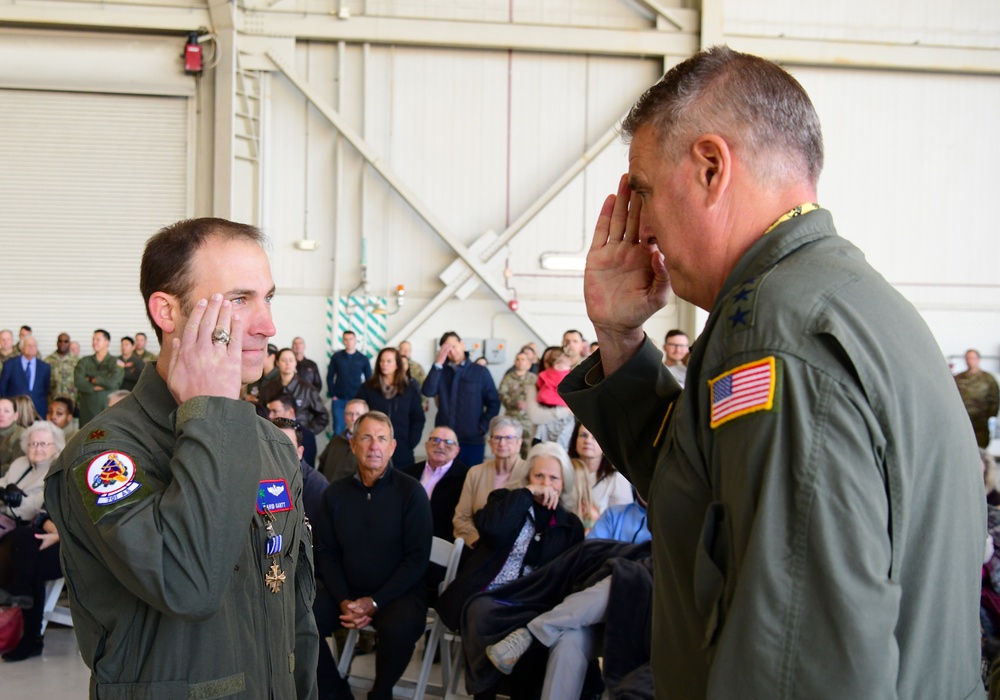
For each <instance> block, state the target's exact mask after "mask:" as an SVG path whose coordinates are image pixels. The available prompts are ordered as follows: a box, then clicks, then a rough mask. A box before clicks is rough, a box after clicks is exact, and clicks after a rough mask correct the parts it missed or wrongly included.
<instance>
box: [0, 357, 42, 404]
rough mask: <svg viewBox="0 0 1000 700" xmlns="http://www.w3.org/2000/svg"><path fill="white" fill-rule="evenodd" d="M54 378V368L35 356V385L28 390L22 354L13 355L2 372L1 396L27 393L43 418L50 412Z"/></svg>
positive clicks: (0, 379) (0, 378)
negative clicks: (51, 383)
mask: <svg viewBox="0 0 1000 700" xmlns="http://www.w3.org/2000/svg"><path fill="white" fill-rule="evenodd" d="M51 380H52V368H51V367H49V364H48V363H47V362H43V361H42V360H40V359H39V358H37V357H36V358H35V387H34V389H32V390H31V391H28V375H26V374H25V373H24V368H23V367H21V356H20V355H18V356H17V357H12V358H10V359H9V360H7V361H6V362H4V363H3V372H0V398H4V399H9V398H11V397H12V396H20V395H21V394H27V395H28V396H30V397H31V401H32V402H33V403H34V404H35V410H36V411H38V415H39V416H41V418H42V420H45V416H46V415H47V414H48V412H49V383H50V382H51Z"/></svg>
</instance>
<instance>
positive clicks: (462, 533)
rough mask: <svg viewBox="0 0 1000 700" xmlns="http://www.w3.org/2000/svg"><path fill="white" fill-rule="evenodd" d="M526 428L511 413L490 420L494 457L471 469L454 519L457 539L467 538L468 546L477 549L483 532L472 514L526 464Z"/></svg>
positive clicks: (491, 447) (466, 543)
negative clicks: (523, 455) (523, 446)
mask: <svg viewBox="0 0 1000 700" xmlns="http://www.w3.org/2000/svg"><path fill="white" fill-rule="evenodd" d="M523 431H524V428H522V427H521V424H520V423H519V422H517V421H516V420H514V419H513V418H511V417H510V416H497V417H496V418H494V419H493V420H491V421H490V450H491V451H492V452H493V459H488V460H486V461H485V462H483V463H482V464H479V465H477V466H475V467H472V469H470V470H469V473H468V474H467V475H466V477H465V485H464V486H463V487H462V495H461V497H460V498H459V499H458V506H456V508H455V517H454V518H453V519H452V524H453V525H454V526H455V538H456V539H457V538H459V537H461V538H463V539H464V540H465V545H466V546H467V547H470V548H474V547H475V546H476V543H477V542H478V541H479V531H478V530H476V526H475V525H474V524H473V522H472V516H473V515H474V514H475V513H476V512H477V511H479V510H480V509H481V508H482V507H483V506H485V505H486V501H487V499H488V498H489V496H490V494H491V493H492V492H493V491H495V490H496V489H502V488H506V486H507V481H508V480H509V479H510V476H511V474H512V473H513V472H514V471H515V470H518V469H520V468H521V467H522V466H523V465H524V460H523V459H521V434H522V432H523Z"/></svg>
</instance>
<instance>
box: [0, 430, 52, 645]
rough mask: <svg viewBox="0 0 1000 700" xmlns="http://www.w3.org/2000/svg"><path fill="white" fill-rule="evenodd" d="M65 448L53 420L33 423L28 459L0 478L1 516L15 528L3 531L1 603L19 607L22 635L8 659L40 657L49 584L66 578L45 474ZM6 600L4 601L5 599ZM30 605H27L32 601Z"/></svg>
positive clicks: (25, 439) (26, 444)
mask: <svg viewBox="0 0 1000 700" xmlns="http://www.w3.org/2000/svg"><path fill="white" fill-rule="evenodd" d="M65 446H66V438H65V437H64V436H63V431H62V430H61V429H60V428H59V427H58V426H56V425H55V424H54V423H50V422H49V421H38V422H36V423H32V424H31V425H30V426H28V427H27V428H25V430H24V432H23V433H21V449H22V450H23V451H24V453H25V456H24V457H18V458H17V459H16V460H14V462H13V464H11V465H10V469H9V470H8V471H7V474H6V476H4V477H3V478H2V479H0V514H2V515H4V516H6V517H7V518H10V519H11V521H7V520H4V522H5V523H8V522H12V523H14V524H16V527H14V528H13V529H12V530H4V533H5V534H4V535H3V545H4V546H3V547H2V548H0V551H2V552H6V557H7V558H8V562H0V571H3V572H9V576H8V577H7V578H6V579H5V580H0V604H9V603H21V604H22V606H23V607H22V614H23V616H24V634H23V636H22V637H21V642H20V643H19V644H18V645H17V646H16V647H14V649H12V650H11V651H8V652H7V653H6V654H4V655H3V659H4V661H21V660H23V659H27V658H30V657H32V656H38V655H39V654H41V653H42V646H43V642H42V635H41V631H42V612H43V609H44V604H45V582H46V581H49V580H51V579H56V578H59V577H60V576H62V573H61V572H60V570H59V547H57V546H56V547H54V546H53V545H55V544H57V543H58V542H59V533H58V532H56V528H55V525H54V524H53V523H52V521H51V520H49V519H48V516H47V515H45V513H44V512H43V510H42V509H43V499H44V497H45V494H44V488H45V475H46V474H47V473H48V471H49V465H51V464H52V460H54V459H55V458H56V456H57V455H58V454H59V453H60V452H62V449H63V447H65ZM5 599H6V600H5ZM29 600H30V601H31V605H30V606H28V605H27V603H28V601H29Z"/></svg>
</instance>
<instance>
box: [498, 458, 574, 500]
mask: <svg viewBox="0 0 1000 700" xmlns="http://www.w3.org/2000/svg"><path fill="white" fill-rule="evenodd" d="M539 457H552V458H553V459H555V460H557V461H558V462H559V466H560V467H561V468H562V481H563V487H562V493H561V494H559V502H560V503H561V504H562V506H563V508H566V509H567V510H571V509H572V508H573V501H574V496H573V482H574V481H575V480H576V476H575V474H574V472H573V462H571V461H570V458H569V455H568V454H566V450H564V449H563V446H562V445H560V444H559V443H558V442H540V443H538V444H537V445H535V446H534V447H532V448H531V450H529V451H528V457H527V459H525V460H524V462H522V463H521V465H520V468H518V469H516V470H515V473H512V474H511V475H510V481H511V482H513V483H510V482H508V485H507V487H508V488H511V489H522V488H524V487H525V486H527V485H528V484H530V483H531V481H530V479H529V477H530V476H531V467H532V465H533V464H534V463H535V460H536V459H538V458H539Z"/></svg>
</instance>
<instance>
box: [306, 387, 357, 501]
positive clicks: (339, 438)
mask: <svg viewBox="0 0 1000 700" xmlns="http://www.w3.org/2000/svg"><path fill="white" fill-rule="evenodd" d="M366 413H368V402H367V401H365V400H364V399H351V400H350V401H348V402H347V405H346V406H344V430H343V431H342V432H341V433H339V434H337V435H334V436H333V437H332V438H330V442H328V443H326V447H324V448H323V452H322V453H320V456H319V459H318V460H317V461H316V463H317V464H318V465H319V467H318V469H319V472H320V474H322V475H323V476H325V477H326V480H327V481H329V482H331V483H332V482H334V481H336V480H337V479H343V478H344V477H345V476H353V475H354V473H355V472H356V471H357V462H358V460H357V459H355V457H354V452H352V451H351V435H352V434H353V432H354V424H355V422H357V420H358V418H360V417H361V416H363V415H365V414H366Z"/></svg>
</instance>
